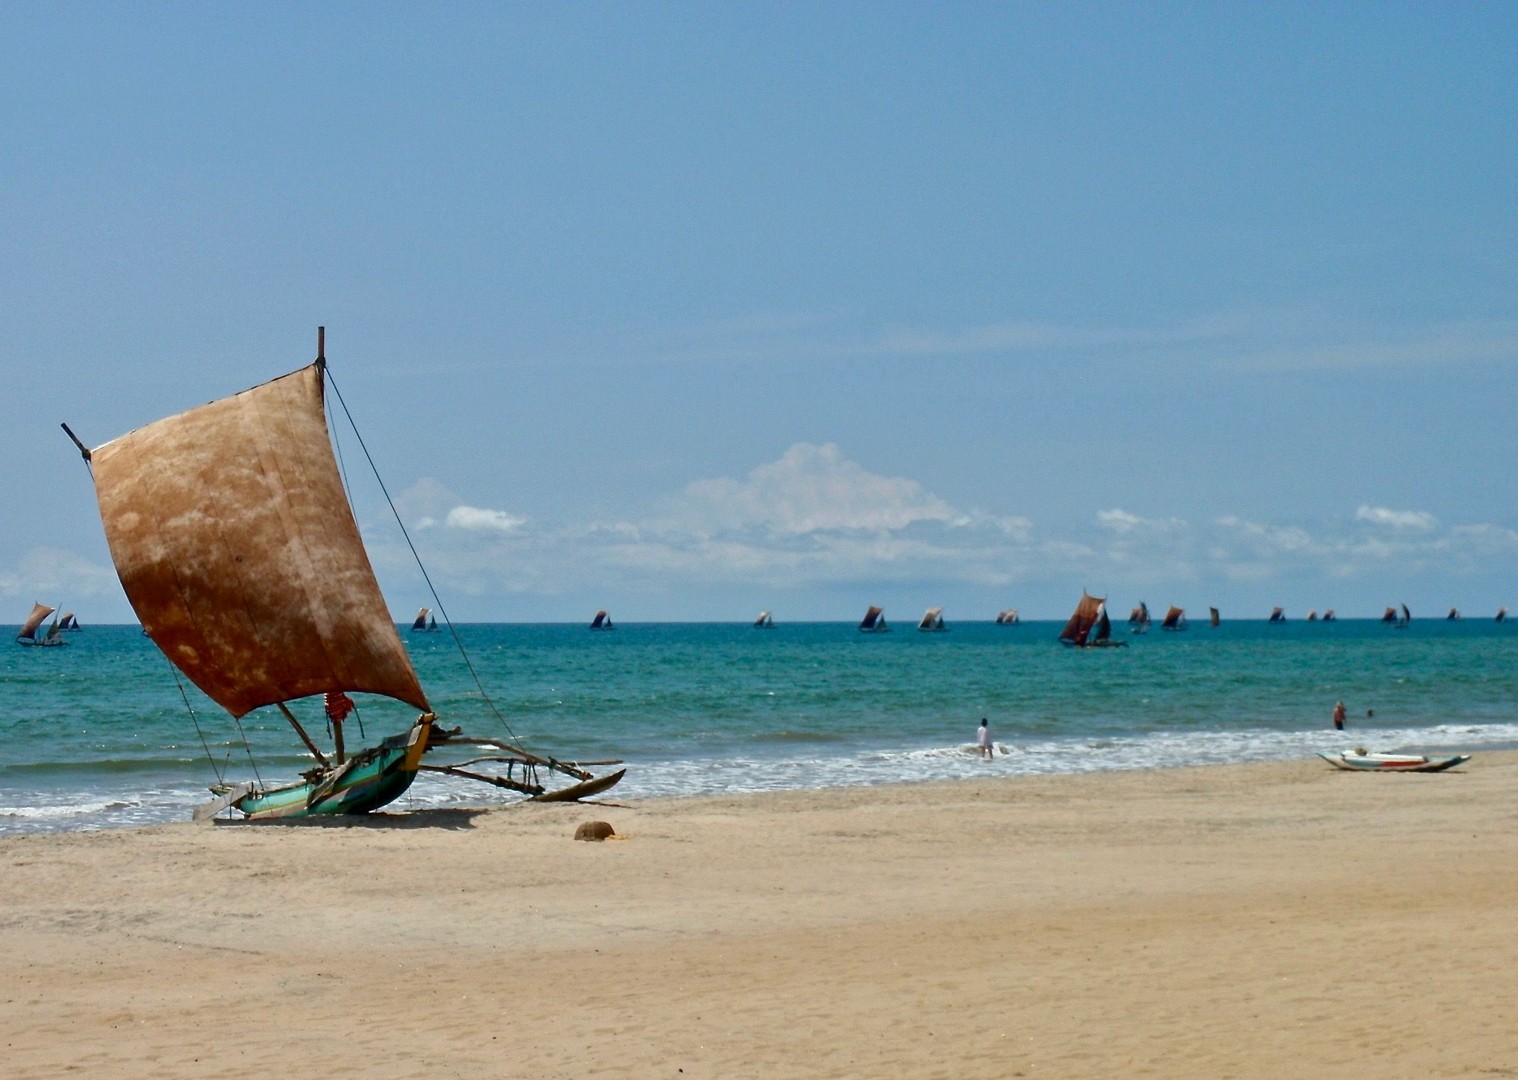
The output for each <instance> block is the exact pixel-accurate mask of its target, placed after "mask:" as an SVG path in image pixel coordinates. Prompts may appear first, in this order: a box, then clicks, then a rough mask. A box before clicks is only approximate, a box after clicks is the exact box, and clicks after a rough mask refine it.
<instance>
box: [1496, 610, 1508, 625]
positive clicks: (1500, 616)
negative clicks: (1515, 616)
mask: <svg viewBox="0 0 1518 1080" xmlns="http://www.w3.org/2000/svg"><path fill="white" fill-rule="evenodd" d="M1497 621H1498V622H1507V608H1505V607H1500V608H1498V609H1497Z"/></svg>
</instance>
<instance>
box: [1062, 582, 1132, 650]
mask: <svg viewBox="0 0 1518 1080" xmlns="http://www.w3.org/2000/svg"><path fill="white" fill-rule="evenodd" d="M1059 640H1060V641H1061V642H1063V643H1064V644H1066V645H1069V646H1071V647H1072V648H1076V649H1088V648H1100V647H1115V646H1126V645H1127V644H1128V643H1127V642H1126V641H1113V640H1112V620H1111V619H1110V618H1108V616H1107V602H1106V601H1105V600H1104V599H1102V598H1101V597H1098V596H1092V595H1091V594H1090V593H1088V592H1084V591H1083V592H1082V593H1081V599H1080V603H1078V604H1076V605H1075V613H1074V614H1073V615H1071V616H1070V621H1069V622H1067V623H1065V628H1064V629H1063V630H1061V631H1060V632H1059Z"/></svg>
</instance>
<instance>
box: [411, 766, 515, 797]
mask: <svg viewBox="0 0 1518 1080" xmlns="http://www.w3.org/2000/svg"><path fill="white" fill-rule="evenodd" d="M480 760H484V759H483V758H482V759H480ZM418 768H420V769H422V770H424V771H426V772H439V773H446V774H448V775H449V776H462V777H464V778H465V779H466V780H479V781H481V782H482V783H486V784H494V785H495V786H496V787H501V788H510V789H511V790H512V791H520V792H521V793H522V794H523V795H541V794H543V785H542V784H524V783H522V782H521V781H519V780H508V779H506V778H505V777H504V776H491V775H490V774H489V773H477V772H470V771H469V770H468V769H461V768H459V767H458V766H457V765H420V766H418Z"/></svg>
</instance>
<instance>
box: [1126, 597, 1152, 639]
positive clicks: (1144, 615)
mask: <svg viewBox="0 0 1518 1080" xmlns="http://www.w3.org/2000/svg"><path fill="white" fill-rule="evenodd" d="M1128 632H1129V633H1130V634H1147V633H1148V632H1149V605H1148V604H1146V603H1144V601H1142V600H1140V601H1139V606H1138V607H1136V608H1134V609H1133V610H1132V611H1130V612H1129V613H1128Z"/></svg>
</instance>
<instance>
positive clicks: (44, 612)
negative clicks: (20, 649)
mask: <svg viewBox="0 0 1518 1080" xmlns="http://www.w3.org/2000/svg"><path fill="white" fill-rule="evenodd" d="M57 610H58V609H57V608H50V607H48V606H47V605H46V604H39V603H33V604H32V613H31V614H30V615H28V616H27V617H26V621H25V622H24V623H22V624H21V629H20V630H18V631H17V632H16V642H17V643H18V644H21V645H35V646H38V647H41V646H45V645H67V644H68V641H67V640H66V639H65V638H64V637H63V636H62V628H61V627H60V626H59V625H58V619H57V618H54V619H53V621H52V623H51V624H50V625H49V626H48V628H47V633H45V634H43V635H42V636H41V637H40V638H39V637H38V636H37V630H38V628H39V627H41V625H42V623H43V621H44V620H46V619H47V617H48V616H49V615H52V614H53V613H54V612H55V611H57Z"/></svg>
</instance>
